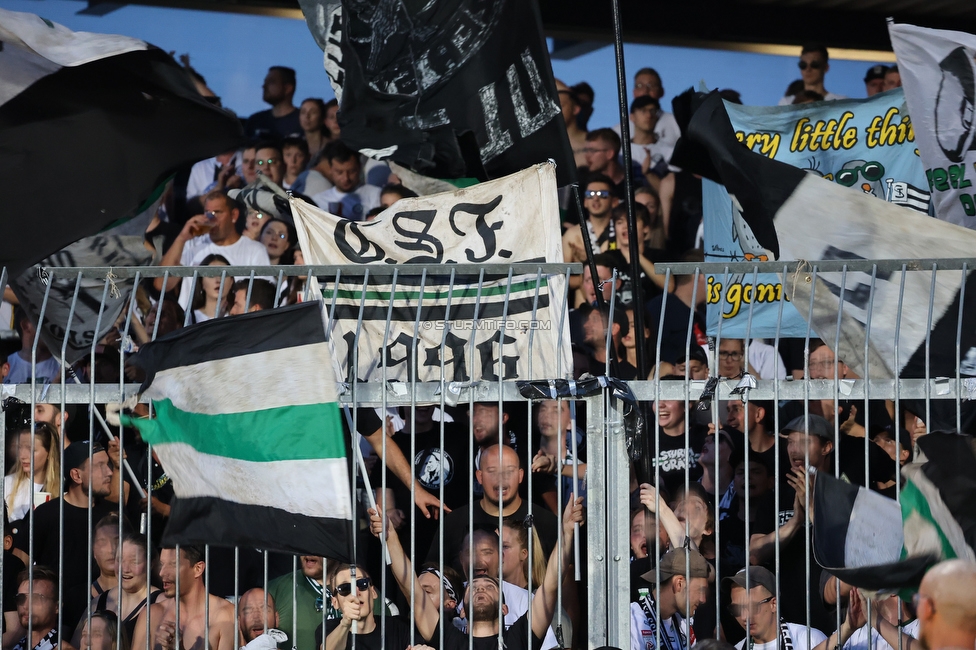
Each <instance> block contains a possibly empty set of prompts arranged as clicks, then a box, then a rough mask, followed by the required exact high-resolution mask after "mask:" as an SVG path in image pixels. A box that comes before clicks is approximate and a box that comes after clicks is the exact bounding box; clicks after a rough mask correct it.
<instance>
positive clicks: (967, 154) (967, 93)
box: [882, 23, 976, 228]
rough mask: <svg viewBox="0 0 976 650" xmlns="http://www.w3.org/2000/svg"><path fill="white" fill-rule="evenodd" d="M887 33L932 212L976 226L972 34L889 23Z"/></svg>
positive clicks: (975, 52) (975, 45)
mask: <svg viewBox="0 0 976 650" xmlns="http://www.w3.org/2000/svg"><path fill="white" fill-rule="evenodd" d="M888 32H889V34H890V35H891V44H892V47H894V49H895V55H896V56H897V58H898V71H899V72H900V73H901V80H902V84H903V85H904V89H905V100H906V101H907V102H908V109H909V112H910V114H911V116H912V126H913V127H914V129H915V142H916V143H917V144H918V150H919V154H920V155H921V157H922V164H923V165H924V166H925V174H926V176H927V178H928V182H929V187H928V189H929V190H931V192H932V201H933V204H934V205H935V215H936V216H937V217H939V218H940V219H944V220H945V221H949V222H952V223H955V224H959V225H962V226H966V227H967V228H976V185H974V184H973V183H974V180H976V167H974V165H976V138H974V136H976V119H974V110H976V36H974V35H972V34H966V33H964V32H953V31H947V30H941V29H927V28H924V27H916V26H914V25H896V24H893V23H891V24H889V25H888ZM882 135H883V134H882Z"/></svg>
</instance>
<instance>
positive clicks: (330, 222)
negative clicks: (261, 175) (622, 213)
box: [291, 163, 573, 381]
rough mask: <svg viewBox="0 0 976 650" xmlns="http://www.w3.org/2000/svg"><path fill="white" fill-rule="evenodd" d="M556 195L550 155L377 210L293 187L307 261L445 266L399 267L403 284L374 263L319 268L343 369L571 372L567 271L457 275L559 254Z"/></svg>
mask: <svg viewBox="0 0 976 650" xmlns="http://www.w3.org/2000/svg"><path fill="white" fill-rule="evenodd" d="M557 200H558V197H557V195H556V172H555V168H554V165H552V164H550V163H545V164H541V165H535V166H533V167H530V168H529V169H526V170H523V171H521V172H519V173H517V174H512V175H510V176H505V177H504V178H500V179H498V180H495V181H489V182H487V183H480V184H478V185H474V186H472V187H468V188H465V189H462V190H457V191H454V192H443V193H440V194H431V195H429V196H420V197H417V198H408V199H401V200H399V201H397V202H396V203H394V204H393V205H392V206H390V207H389V208H387V209H386V210H385V211H383V212H381V213H380V214H379V215H378V216H377V217H376V218H375V219H374V220H372V221H350V220H348V219H340V218H339V217H336V216H335V215H332V214H329V213H328V212H325V211H323V210H320V209H319V208H316V207H314V206H311V205H309V204H308V203H305V202H304V201H301V200H298V199H295V198H293V199H292V200H291V206H292V213H293V214H294V215H295V224H296V226H297V227H298V238H299V241H300V242H301V247H302V253H303V254H304V256H305V262H306V263H308V264H372V265H387V264H398V265H410V264H424V265H428V266H433V265H440V266H443V273H431V272H430V271H428V273H427V275H426V277H422V276H421V273H420V272H419V271H412V272H411V271H410V270H408V269H404V268H401V269H400V272H399V274H398V276H397V278H396V286H394V285H393V278H392V277H391V276H390V275H371V276H370V277H369V279H368V283H367V286H366V287H365V290H364V286H363V278H362V276H358V277H349V278H348V279H345V278H343V279H341V280H340V281H339V282H338V284H336V283H334V282H327V283H326V282H323V283H322V287H321V289H320V288H319V284H318V283H317V282H315V281H314V279H313V281H312V287H313V292H316V293H317V294H318V295H321V297H322V298H323V299H324V301H325V304H326V305H327V308H328V309H329V315H330V316H331V320H330V321H329V327H330V337H331V340H332V342H333V343H334V345H335V351H334V352H333V357H334V358H335V360H336V361H337V362H338V364H339V365H340V366H341V368H340V373H341V376H342V377H343V378H345V379H347V380H350V379H353V378H355V379H359V380H366V381H382V380H383V378H384V377H385V378H386V379H388V380H392V381H410V380H412V379H413V376H414V370H415V369H416V377H417V381H440V380H441V365H442V363H443V367H444V378H445V379H446V380H447V381H472V380H482V381H490V380H497V379H499V378H504V379H552V378H555V377H566V376H567V375H568V374H569V373H572V370H573V366H572V358H571V355H570V338H569V320H568V318H567V316H566V310H567V293H566V277H565V275H562V274H557V275H546V274H541V275H540V274H538V273H536V272H532V273H525V274H514V275H513V276H512V277H511V278H510V277H509V275H508V273H507V272H503V273H497V272H495V273H484V274H473V275H461V274H456V275H454V276H453V277H452V276H451V266H452V265H454V264H504V265H508V264H514V263H546V262H562V260H563V254H562V240H561V238H560V232H559V231H560V228H559V207H558V203H557ZM323 280H324V278H323ZM360 319H361V324H360ZM387 321H389V322H387ZM415 346H416V355H417V356H416V359H417V361H416V368H414V365H413V359H414V356H413V354H414V349H415ZM357 350H358V356H357V354H356V351H357ZM354 368H355V371H354V372H353V369H354Z"/></svg>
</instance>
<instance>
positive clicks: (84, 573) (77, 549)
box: [14, 498, 118, 638]
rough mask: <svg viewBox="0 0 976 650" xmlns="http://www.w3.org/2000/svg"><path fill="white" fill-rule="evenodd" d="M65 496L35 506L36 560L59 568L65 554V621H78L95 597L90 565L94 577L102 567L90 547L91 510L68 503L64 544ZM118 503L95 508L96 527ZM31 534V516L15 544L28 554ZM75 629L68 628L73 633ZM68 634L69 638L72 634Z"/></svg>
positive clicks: (68, 623)
mask: <svg viewBox="0 0 976 650" xmlns="http://www.w3.org/2000/svg"><path fill="white" fill-rule="evenodd" d="M60 504H61V499H60V498H57V499H52V500H50V501H48V502H47V503H42V504H41V505H39V506H37V507H36V508H35V509H34V555H33V557H34V560H35V563H36V564H42V565H44V566H46V567H49V568H50V569H53V570H54V571H57V570H58V556H59V554H60V553H63V554H64V568H63V569H62V573H61V582H62V585H63V589H64V591H63V600H62V602H61V609H62V611H63V612H64V621H65V624H66V625H70V624H71V623H70V621H77V620H78V619H79V618H80V617H81V613H82V611H84V609H85V607H87V606H88V603H89V601H90V600H91V593H90V591H89V590H90V583H89V582H88V567H91V569H92V573H91V577H92V580H94V579H95V578H97V577H98V566H97V565H96V564H95V562H94V559H93V558H92V555H91V553H90V552H89V550H88V535H89V529H88V509H87V508H79V507H77V506H73V505H71V504H70V503H68V502H67V501H65V502H64V536H65V542H66V543H65V544H64V545H63V548H62V544H61V540H60V536H59V530H58V524H59V519H60V518H59V508H60ZM117 508H118V504H115V503H110V502H108V501H104V500H100V501H98V502H96V503H95V505H94V506H93V507H92V513H91V522H92V526H95V525H97V524H98V522H99V521H100V520H101V519H102V517H104V516H106V515H108V514H111V513H112V512H115V511H116V509H117ZM29 536H30V523H29V519H24V522H23V525H21V526H20V527H19V528H18V530H17V535H16V537H15V538H14V546H15V547H16V548H19V549H20V550H22V551H23V552H24V553H28V547H29ZM72 631H73V630H70V629H69V630H67V632H72ZM70 636H71V635H70V634H66V635H65V637H66V638H68V637H70Z"/></svg>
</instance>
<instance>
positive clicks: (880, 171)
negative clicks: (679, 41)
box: [702, 88, 930, 338]
mask: <svg viewBox="0 0 976 650" xmlns="http://www.w3.org/2000/svg"><path fill="white" fill-rule="evenodd" d="M725 108H726V110H727V111H728V113H729V118H730V119H731V121H732V126H733V127H734V128H735V131H736V137H737V138H738V140H739V141H740V142H742V143H743V144H745V145H746V146H747V147H749V148H750V149H751V150H752V151H755V152H757V153H760V154H762V155H764V156H768V157H769V158H772V159H775V160H779V161H781V162H785V163H788V164H790V165H793V166H794V167H798V168H800V169H803V170H804V171H806V172H808V173H810V174H815V175H817V176H821V177H823V178H825V179H827V180H829V181H832V182H834V183H839V184H840V185H843V186H845V187H848V188H850V190H851V191H852V192H863V193H864V194H867V195H869V196H874V197H877V199H878V200H879V201H888V202H890V203H894V204H897V205H901V206H903V207H907V208H910V209H913V210H917V211H919V212H921V213H925V214H928V213H930V210H929V203H930V193H929V189H928V187H929V185H928V182H927V181H926V179H925V170H924V169H923V167H922V164H921V161H920V159H919V156H918V149H917V148H916V147H915V133H914V131H913V129H912V120H911V118H910V117H909V114H908V109H907V107H906V105H905V96H904V94H903V93H902V90H901V89H900V88H897V89H895V90H891V91H888V92H885V93H881V94H878V95H875V96H874V97H871V98H868V99H845V100H840V101H833V102H815V103H810V104H796V105H793V106H768V107H767V106H741V105H738V104H730V103H728V102H726V103H725ZM702 212H703V221H704V231H705V261H706V262H743V261H768V260H767V257H766V251H765V250H764V249H762V247H760V246H759V245H758V243H757V242H756V241H755V239H754V238H753V237H752V234H751V232H750V231H749V229H748V228H747V227H746V226H745V224H744V222H743V220H742V217H741V215H740V214H739V210H738V209H737V207H736V201H735V198H734V197H732V196H730V195H729V193H728V192H726V191H725V188H724V187H723V186H721V185H719V184H717V183H713V182H711V181H708V180H705V181H703V182H702ZM780 254H781V257H782V258H783V259H787V260H789V259H794V256H793V254H792V253H791V251H789V250H781V251H780ZM825 258H827V259H856V258H857V256H855V255H852V254H850V253H848V252H847V251H846V249H845V247H844V241H843V238H840V239H838V240H837V242H836V243H835V244H834V245H833V246H831V247H829V248H828V250H827V253H826V255H825ZM810 261H814V260H810ZM855 275H857V274H853V273H852V274H849V280H848V284H849V286H848V288H847V289H846V290H845V297H846V298H847V299H848V300H849V299H850V297H851V296H852V295H854V292H861V293H863V291H862V289H863V287H864V286H867V285H866V284H865V283H864V282H863V278H861V277H855ZM754 280H755V282H754ZM753 285H755V286H753ZM833 290H834V291H835V292H836V293H837V294H839V293H840V287H838V286H834V287H833ZM787 293H788V291H786V290H784V287H783V286H782V282H781V281H780V279H779V277H778V276H777V275H774V274H759V275H758V278H753V274H751V273H746V274H731V273H730V274H729V275H728V276H727V277H726V276H725V275H724V274H723V275H710V276H708V277H707V301H708V302H707V305H708V333H709V334H710V335H715V334H716V333H717V330H718V323H719V320H720V319H721V320H722V336H723V337H731V338H743V337H745V336H746V334H747V333H748V335H749V336H750V337H751V338H771V337H773V336H775V335H776V332H777V320H778V319H779V314H780V301H781V300H786V301H788V298H787ZM857 299H858V300H863V301H865V302H866V301H867V300H868V295H867V294H865V295H863V296H861V295H859V294H858V296H857ZM804 308H805V306H804V305H795V306H794V305H792V304H790V303H789V302H786V304H784V305H783V309H782V323H781V324H780V328H779V335H780V336H782V337H801V336H805V335H806V333H807V323H806V320H804V318H803V317H802V316H801V314H800V313H799V312H798V311H797V310H798V309H800V310H802V309H804ZM750 311H751V314H752V321H751V327H750V326H749V315H750ZM747 328H748V329H749V331H748V332H747V331H746V330H747Z"/></svg>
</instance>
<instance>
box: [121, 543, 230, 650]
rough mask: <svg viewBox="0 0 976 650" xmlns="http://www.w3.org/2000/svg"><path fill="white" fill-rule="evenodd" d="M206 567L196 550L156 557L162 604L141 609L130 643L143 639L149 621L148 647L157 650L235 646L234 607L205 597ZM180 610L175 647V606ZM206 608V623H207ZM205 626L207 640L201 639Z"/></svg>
mask: <svg viewBox="0 0 976 650" xmlns="http://www.w3.org/2000/svg"><path fill="white" fill-rule="evenodd" d="M206 568H207V565H206V562H204V560H203V549H202V548H199V547H197V546H181V547H180V550H179V552H177V551H176V549H172V548H164V549H163V550H162V551H160V553H159V577H160V579H161V580H162V582H163V593H164V594H165V595H166V597H167V598H166V600H164V601H163V602H159V603H153V604H152V605H150V606H149V608H147V609H144V610H143V611H142V613H141V614H139V618H138V620H136V627H135V630H134V632H133V634H132V638H134V639H144V638H146V621H147V618H146V617H147V616H148V617H149V619H148V620H151V621H152V625H153V627H154V628H155V629H153V631H152V638H151V639H150V643H149V647H150V648H154V649H158V650H173V649H174V648H180V649H182V648H207V647H209V648H211V649H212V650H233V648H234V647H235V646H236V642H237V639H236V636H237V635H236V631H235V630H234V625H235V621H234V606H233V605H231V604H230V603H229V602H227V601H226V600H224V599H223V598H219V597H217V596H212V595H210V594H208V593H207V588H206V586H205V585H204V582H203V579H204V573H205V571H206ZM177 573H178V574H179V580H180V592H179V597H178V598H177V593H176V577H177ZM177 602H179V607H180V630H179V636H180V638H179V643H177V639H176V633H177V629H176V603H177ZM208 607H209V621H208V616H207V615H208ZM208 626H209V632H210V636H209V638H207V639H204V634H205V631H206V630H207V627H208Z"/></svg>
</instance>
